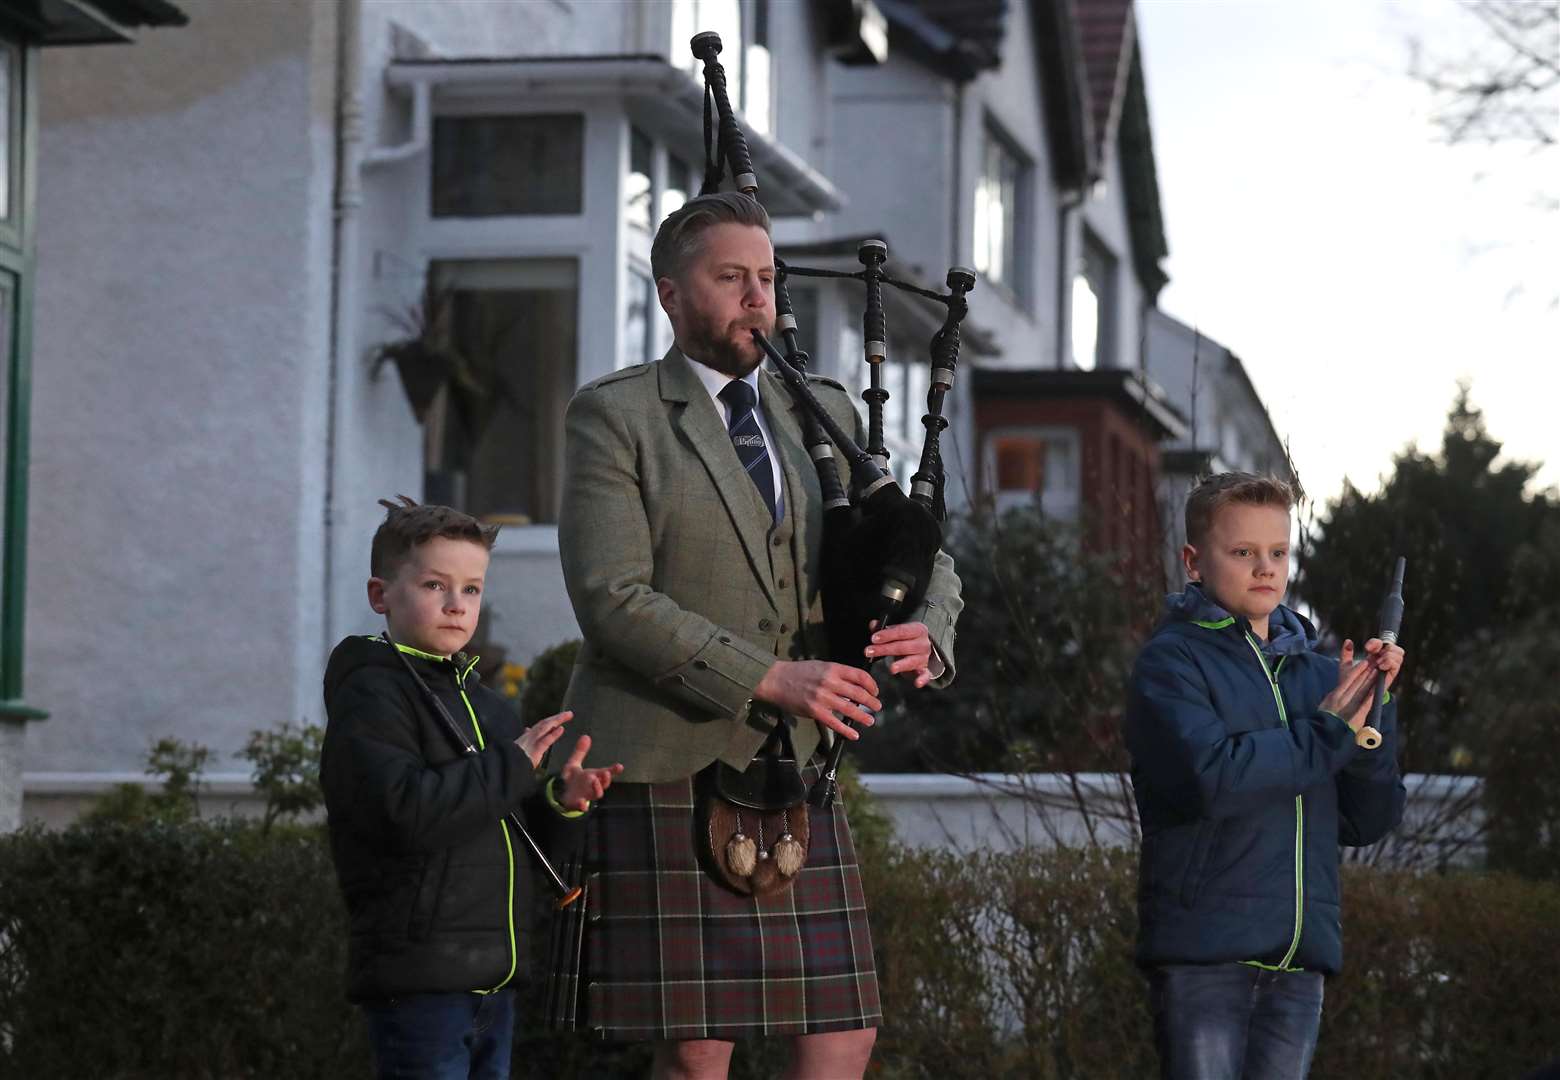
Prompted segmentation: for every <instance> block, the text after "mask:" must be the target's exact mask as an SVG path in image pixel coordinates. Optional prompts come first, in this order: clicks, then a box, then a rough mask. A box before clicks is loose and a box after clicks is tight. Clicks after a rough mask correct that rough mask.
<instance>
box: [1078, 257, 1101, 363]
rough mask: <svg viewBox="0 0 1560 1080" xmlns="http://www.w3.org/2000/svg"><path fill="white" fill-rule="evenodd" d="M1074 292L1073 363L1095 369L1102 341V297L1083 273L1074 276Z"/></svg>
mask: <svg viewBox="0 0 1560 1080" xmlns="http://www.w3.org/2000/svg"><path fill="white" fill-rule="evenodd" d="M1072 294H1073V296H1072V354H1073V363H1074V364H1076V365H1077V366H1078V367H1080V368H1082V369H1083V370H1085V371H1093V370H1094V367H1095V361H1096V360H1097V355H1096V354H1097V352H1098V347H1099V343H1100V299H1099V297H1098V296H1096V295H1094V286H1093V285H1091V284H1089V279H1088V278H1086V277H1084V276H1083V275H1082V274H1079V275H1078V276H1077V277H1075V278H1073V290H1072Z"/></svg>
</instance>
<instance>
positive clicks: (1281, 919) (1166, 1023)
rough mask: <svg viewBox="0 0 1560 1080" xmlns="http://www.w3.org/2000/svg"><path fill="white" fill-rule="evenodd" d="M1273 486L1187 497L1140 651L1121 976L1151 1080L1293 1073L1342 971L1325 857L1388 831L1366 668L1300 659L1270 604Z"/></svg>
mask: <svg viewBox="0 0 1560 1080" xmlns="http://www.w3.org/2000/svg"><path fill="white" fill-rule="evenodd" d="M1294 501H1295V496H1294V490H1293V489H1292V488H1291V487H1290V485H1289V484H1287V483H1285V482H1283V481H1280V480H1276V479H1273V478H1269V477H1259V476H1253V475H1251V474H1249V473H1222V474H1220V475H1217V476H1213V477H1211V478H1209V479H1207V480H1205V481H1203V483H1202V484H1200V485H1199V486H1198V487H1197V488H1196V489H1195V490H1193V491H1192V493H1191V494H1190V495H1189V496H1188V498H1187V501H1186V540H1187V542H1186V546H1185V548H1183V549H1182V553H1181V558H1182V562H1183V564H1184V565H1185V568H1186V573H1187V577H1188V579H1189V582H1190V583H1189V584H1188V585H1187V587H1186V591H1185V592H1182V593H1179V594H1177V595H1174V596H1171V597H1170V602H1169V612H1168V615H1167V617H1166V619H1165V620H1164V622H1162V623H1161V624H1160V626H1159V627H1158V629H1156V630H1155V632H1154V634H1153V636H1152V637H1151V638H1150V639H1149V641H1148V643H1147V644H1146V645H1145V646H1144V647H1143V651H1142V652H1141V653H1140V654H1139V655H1138V659H1137V664H1136V667H1135V668H1134V670H1133V673H1132V685H1131V694H1130V700H1129V704H1128V708H1127V716H1126V741H1127V749H1128V750H1129V751H1130V753H1131V755H1132V786H1133V793H1134V795H1135V797H1136V799H1137V807H1138V816H1139V820H1140V822H1141V824H1142V828H1143V849H1142V854H1141V860H1140V864H1139V881H1138V919H1139V932H1138V947H1137V962H1138V964H1139V966H1140V967H1142V968H1143V969H1144V970H1145V972H1146V973H1147V975H1148V979H1149V987H1150V998H1151V1006H1152V1011H1153V1014H1154V1033H1155V1041H1156V1044H1157V1046H1158V1050H1159V1058H1160V1070H1161V1075H1162V1076H1163V1077H1166V1078H1175V1080H1181V1078H1189V1077H1195V1078H1197V1080H1224V1078H1229V1080H1239V1078H1242V1077H1246V1078H1260V1080H1284V1078H1290V1077H1293V1078H1302V1077H1304V1076H1305V1075H1306V1073H1307V1072H1308V1071H1309V1069H1310V1064H1311V1056H1312V1053H1313V1051H1314V1050H1315V1048H1316V1037H1317V1031H1318V1029H1319V1028H1320V1026H1321V1015H1322V991H1323V977H1324V976H1326V975H1332V974H1335V973H1337V971H1338V970H1339V968H1340V967H1341V966H1342V961H1343V942H1342V928H1341V926H1340V922H1339V910H1338V902H1339V889H1338V845H1340V844H1347V845H1364V844H1370V843H1374V842H1375V841H1377V840H1379V839H1381V837H1382V836H1384V835H1386V833H1387V832H1388V831H1389V830H1391V829H1392V828H1393V827H1394V826H1396V825H1397V823H1398V822H1399V820H1401V818H1402V816H1403V803H1404V799H1405V794H1406V793H1405V791H1404V787H1403V781H1402V777H1401V776H1400V775H1399V772H1398V766H1397V745H1398V737H1397V723H1396V715H1395V714H1396V706H1395V705H1393V704H1392V703H1391V700H1390V695H1389V696H1388V703H1387V705H1386V707H1385V708H1384V709H1383V710H1382V713H1381V719H1380V722H1379V724H1378V728H1379V730H1380V732H1381V735H1382V742H1381V745H1380V747H1378V748H1377V749H1375V750H1365V749H1362V748H1361V747H1359V746H1358V745H1357V744H1356V737H1357V735H1358V732H1359V730H1360V728H1361V727H1362V726H1363V725H1364V723H1365V718H1366V716H1367V715H1368V713H1369V711H1370V705H1371V693H1372V686H1373V684H1374V680H1375V676H1376V673H1377V672H1378V671H1382V672H1385V673H1386V679H1387V684H1388V685H1390V684H1391V681H1392V680H1393V679H1394V678H1395V677H1396V675H1397V672H1398V669H1399V668H1400V667H1401V666H1402V663H1403V650H1402V649H1400V648H1398V647H1397V646H1396V645H1385V644H1383V643H1382V642H1381V641H1379V640H1377V639H1375V638H1372V639H1371V640H1369V641H1367V642H1366V643H1365V647H1364V656H1363V658H1361V659H1359V660H1356V659H1355V653H1354V646H1353V643H1352V642H1350V641H1345V642H1344V643H1343V649H1342V657H1341V659H1340V660H1335V659H1333V658H1331V657H1328V656H1323V655H1321V654H1320V653H1318V652H1316V651H1315V646H1316V630H1315V628H1314V627H1313V626H1312V625H1311V624H1310V623H1309V622H1308V621H1307V620H1306V619H1304V618H1303V617H1302V616H1300V615H1297V614H1296V613H1295V612H1293V611H1291V610H1290V609H1288V608H1286V607H1284V606H1283V604H1282V603H1280V601H1281V600H1282V599H1283V596H1284V590H1285V587H1286V584H1287V581H1288V575H1289V535H1290V509H1291V507H1292V506H1293V505H1294Z"/></svg>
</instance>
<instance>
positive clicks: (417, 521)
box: [368, 495, 498, 581]
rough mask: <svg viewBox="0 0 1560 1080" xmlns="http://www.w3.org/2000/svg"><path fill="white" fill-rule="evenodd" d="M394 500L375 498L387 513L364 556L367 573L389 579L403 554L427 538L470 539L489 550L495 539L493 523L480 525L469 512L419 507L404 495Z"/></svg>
mask: <svg viewBox="0 0 1560 1080" xmlns="http://www.w3.org/2000/svg"><path fill="white" fill-rule="evenodd" d="M396 499H397V500H398V501H397V502H391V501H390V500H389V499H380V500H379V505H380V506H383V507H384V508H385V509H387V510H388V511H390V512H389V513H388V514H386V515H385V520H384V523H383V524H382V525H380V526H379V528H378V530H376V531H375V533H374V545H373V547H372V548H371V549H370V551H369V556H368V572H369V574H370V575H371V576H373V577H376V578H380V579H381V580H384V581H389V580H390V579H391V578H393V577H395V575H396V573H397V572H399V571H400V569H401V564H402V563H404V562H406V559H407V557H408V556H409V555H411V553H412V552H413V551H415V550H417V549H418V548H419V547H421V546H422V545H424V544H426V543H427V542H428V541H429V540H435V539H444V540H470V541H471V542H472V543H473V544H481V545H482V546H483V547H484V548H486V549H487V550H489V551H492V550H493V541H494V540H496V539H498V526H497V525H484V524H482V522H480V521H478V520H477V519H476V518H474V517H472V516H471V515H470V514H465V513H462V512H461V511H459V510H455V509H452V508H450V507H448V506H419V505H418V504H417V502H416V500H414V499H411V498H408V497H407V496H405V495H397V496H396Z"/></svg>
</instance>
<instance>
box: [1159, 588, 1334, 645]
mask: <svg viewBox="0 0 1560 1080" xmlns="http://www.w3.org/2000/svg"><path fill="white" fill-rule="evenodd" d="M1165 618H1166V619H1167V620H1168V621H1171V622H1194V623H1200V624H1209V623H1226V622H1231V623H1233V622H1239V623H1241V624H1242V625H1245V623H1246V620H1244V619H1238V620H1237V619H1236V618H1235V617H1234V616H1233V615H1231V614H1230V613H1229V612H1228V611H1226V610H1225V609H1224V608H1223V607H1221V606H1220V605H1219V604H1218V602H1217V601H1215V600H1214V599H1213V598H1212V597H1211V596H1209V595H1208V594H1207V593H1206V592H1204V591H1203V587H1202V586H1201V585H1199V584H1198V583H1197V582H1195V581H1193V582H1188V583H1187V586H1186V591H1184V592H1178V593H1171V594H1170V595H1169V596H1167V597H1166V598H1165ZM1210 629H1212V627H1210ZM1317 640H1318V639H1317V633H1316V627H1314V626H1312V625H1311V622H1310V620H1309V619H1307V618H1305V617H1304V616H1303V615H1299V614H1297V613H1295V612H1294V611H1291V610H1290V609H1289V608H1287V607H1285V606H1284V605H1283V604H1280V605H1278V607H1276V608H1274V609H1273V614H1271V615H1269V616H1268V639H1267V641H1266V642H1264V643H1263V646H1262V651H1263V652H1265V653H1269V654H1271V655H1274V656H1290V655H1293V654H1295V653H1302V652H1309V651H1311V650H1312V649H1314V648H1316V643H1317Z"/></svg>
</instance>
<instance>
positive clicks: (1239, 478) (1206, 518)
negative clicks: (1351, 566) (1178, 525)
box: [1186, 472, 1304, 547]
mask: <svg viewBox="0 0 1560 1080" xmlns="http://www.w3.org/2000/svg"><path fill="white" fill-rule="evenodd" d="M1303 494H1304V493H1303V492H1302V491H1301V490H1300V484H1299V482H1298V481H1296V482H1293V483H1291V482H1290V481H1288V480H1281V479H1279V478H1278V477H1276V476H1258V475H1257V474H1255V473H1248V472H1225V473H1216V474H1214V475H1213V476H1210V477H1207V478H1206V479H1204V480H1203V481H1202V483H1200V484H1198V485H1197V486H1196V487H1195V488H1193V489H1192V493H1191V494H1190V495H1188V496H1187V497H1186V542H1187V543H1188V544H1191V545H1192V546H1193V547H1202V545H1203V542H1204V541H1205V540H1207V538H1208V531H1209V530H1210V529H1212V528H1213V519H1214V516H1215V515H1217V514H1218V512H1219V511H1220V510H1223V509H1224V508H1225V507H1226V506H1229V505H1231V504H1232V503H1241V504H1243V505H1246V506H1272V507H1275V508H1277V509H1279V510H1284V511H1286V512H1287V511H1289V510H1292V509H1294V505H1295V503H1296V502H1298V501H1299V500H1300V498H1301V497H1302V495H1303Z"/></svg>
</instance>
